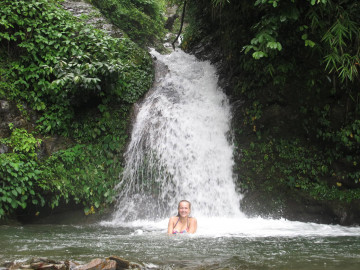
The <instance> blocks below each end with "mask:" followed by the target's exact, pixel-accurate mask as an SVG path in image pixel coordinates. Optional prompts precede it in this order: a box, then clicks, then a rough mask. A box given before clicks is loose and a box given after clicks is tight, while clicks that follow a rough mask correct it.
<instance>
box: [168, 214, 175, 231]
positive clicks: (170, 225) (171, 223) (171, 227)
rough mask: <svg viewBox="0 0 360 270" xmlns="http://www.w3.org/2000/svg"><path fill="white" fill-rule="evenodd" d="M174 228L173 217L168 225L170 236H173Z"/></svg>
mask: <svg viewBox="0 0 360 270" xmlns="http://www.w3.org/2000/svg"><path fill="white" fill-rule="evenodd" d="M173 228H174V217H171V218H170V219H169V224H168V234H172V232H173Z"/></svg>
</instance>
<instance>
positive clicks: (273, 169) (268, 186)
mask: <svg viewBox="0 0 360 270" xmlns="http://www.w3.org/2000/svg"><path fill="white" fill-rule="evenodd" d="M240 164H241V165H240V168H238V170H239V173H240V177H242V179H243V182H242V183H241V185H242V188H243V189H257V190H264V191H266V192H271V191H272V190H273V189H274V188H276V189H284V188H290V189H294V190H298V191H299V192H303V193H306V194H309V196H311V197H313V198H314V199H316V200H338V201H346V202H347V203H350V202H351V201H352V200H355V199H360V188H356V189H354V188H349V185H348V183H349V182H348V178H353V177H354V176H355V177H357V179H353V180H355V181H354V182H353V183H357V182H358V181H359V180H358V177H359V176H360V175H359V174H358V173H357V174H355V175H354V174H352V173H349V172H348V173H347V174H346V175H342V176H341V172H339V171H336V169H335V168H334V166H333V164H332V162H331V161H329V160H328V159H326V155H324V153H322V152H321V151H319V150H318V149H314V148H312V147H309V146H306V144H304V143H302V142H300V141H299V140H292V141H289V140H283V139H282V140H269V141H266V142H261V143H250V145H249V147H248V148H246V149H244V150H243V151H242V158H241V163H240ZM249 170H250V171H251V173H249ZM255 179H261V181H256V180H255Z"/></svg>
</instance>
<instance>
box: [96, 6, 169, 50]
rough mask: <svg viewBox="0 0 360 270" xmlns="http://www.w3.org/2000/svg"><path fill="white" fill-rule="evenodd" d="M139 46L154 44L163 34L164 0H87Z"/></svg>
mask: <svg viewBox="0 0 360 270" xmlns="http://www.w3.org/2000/svg"><path fill="white" fill-rule="evenodd" d="M89 2H90V3H92V4H93V5H95V6H96V7H98V8H99V9H100V11H101V12H102V13H103V14H104V15H105V16H106V17H107V18H109V19H110V21H111V22H112V23H113V24H114V25H116V26H118V27H119V28H120V29H122V30H123V31H125V32H126V33H127V34H128V36H129V37H130V38H131V39H132V40H133V41H135V42H136V43H138V44H140V45H141V46H145V45H149V44H152V45H153V44H154V43H156V41H158V40H159V39H162V38H163V36H164V35H165V29H164V23H165V21H164V17H163V16H162V13H163V11H164V8H165V2H166V1H165V0H158V1H154V0H123V1H118V0H89Z"/></svg>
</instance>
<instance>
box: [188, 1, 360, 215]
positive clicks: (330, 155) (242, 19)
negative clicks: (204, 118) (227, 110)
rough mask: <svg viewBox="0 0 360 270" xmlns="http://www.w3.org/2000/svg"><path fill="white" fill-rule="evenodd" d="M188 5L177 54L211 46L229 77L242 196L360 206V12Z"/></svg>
mask: <svg viewBox="0 0 360 270" xmlns="http://www.w3.org/2000/svg"><path fill="white" fill-rule="evenodd" d="M188 6H189V7H188V10H187V13H188V14H187V18H188V21H189V27H188V28H187V31H186V33H185V41H184V42H183V47H184V48H185V49H188V50H190V51H191V49H192V48H193V47H195V46H196V45H197V44H199V43H202V44H207V43H210V44H215V47H216V46H217V47H219V48H220V51H221V52H222V59H223V60H224V61H225V62H226V70H225V73H227V74H231V75H230V76H229V77H228V78H229V84H230V87H228V88H227V90H226V92H227V93H228V94H229V96H230V98H231V101H232V103H233V104H234V109H235V116H234V120H233V122H234V129H235V134H234V136H235V142H236V144H237V147H238V148H237V165H236V166H237V167H236V171H237V174H238V176H239V185H240V187H241V188H242V190H243V192H247V191H252V192H258V193H261V194H262V195H264V194H271V196H269V197H270V198H272V199H270V201H273V202H274V203H273V205H274V206H275V205H276V204H277V205H281V204H282V202H284V201H285V200H286V199H287V197H289V196H294V197H296V196H298V197H302V200H303V201H304V200H305V199H311V200H316V201H319V202H321V201H322V202H324V201H331V202H334V203H336V204H339V205H344V207H347V208H349V206H350V205H351V204H353V203H355V202H359V199H360V77H359V69H360V64H359V63H360V25H359V23H360V15H359V14H360V4H359V3H358V2H357V1H350V0H343V1H332V0H306V1H302V0H289V1H288V0H256V1H232V0H201V1H188ZM216 44H217V45H216ZM239 104H241V105H239ZM294 194H295V195H294ZM279 202H280V203H279Z"/></svg>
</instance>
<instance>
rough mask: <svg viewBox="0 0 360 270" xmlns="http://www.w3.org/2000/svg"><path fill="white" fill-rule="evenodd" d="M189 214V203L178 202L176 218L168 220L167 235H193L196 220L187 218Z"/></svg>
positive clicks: (184, 201)
mask: <svg viewBox="0 0 360 270" xmlns="http://www.w3.org/2000/svg"><path fill="white" fill-rule="evenodd" d="M190 212H191V203H190V202H189V201H186V200H182V201H180V202H179V206H178V214H177V216H175V217H171V218H170V219H169V225H168V234H177V233H195V232H196V229H197V220H196V218H194V217H189V215H190Z"/></svg>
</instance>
